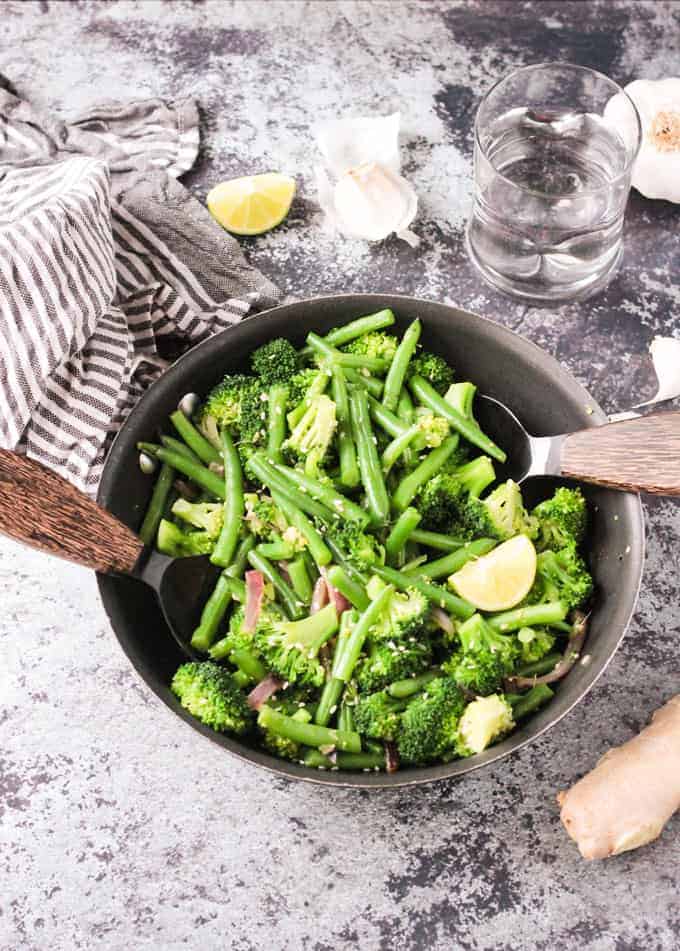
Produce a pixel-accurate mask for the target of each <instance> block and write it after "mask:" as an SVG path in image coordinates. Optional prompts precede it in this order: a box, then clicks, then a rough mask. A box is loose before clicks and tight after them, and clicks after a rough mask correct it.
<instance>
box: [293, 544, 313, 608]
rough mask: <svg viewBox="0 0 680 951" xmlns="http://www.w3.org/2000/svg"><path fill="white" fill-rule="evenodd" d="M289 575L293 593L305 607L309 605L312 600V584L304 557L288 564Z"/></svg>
mask: <svg viewBox="0 0 680 951" xmlns="http://www.w3.org/2000/svg"><path fill="white" fill-rule="evenodd" d="M288 575H289V577H290V583H291V585H292V586H293V591H294V592H295V594H296V595H297V596H298V598H299V599H300V600H301V601H302V602H303V604H305V605H309V604H310V603H311V600H312V594H313V589H312V582H311V581H310V580H309V575H308V573H307V565H306V563H305V559H304V557H303V556H302V555H300V556H299V557H298V558H295V559H294V560H293V561H290V562H289V563H288Z"/></svg>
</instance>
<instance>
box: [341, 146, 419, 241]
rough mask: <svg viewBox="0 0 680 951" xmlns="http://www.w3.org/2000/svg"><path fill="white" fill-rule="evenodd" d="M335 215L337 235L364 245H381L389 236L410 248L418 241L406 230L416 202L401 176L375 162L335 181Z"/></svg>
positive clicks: (416, 207) (415, 208)
mask: <svg viewBox="0 0 680 951" xmlns="http://www.w3.org/2000/svg"><path fill="white" fill-rule="evenodd" d="M333 197H334V204H335V211H336V214H337V217H338V225H339V228H340V230H341V231H343V232H344V233H345V234H347V235H350V236H351V237H354V238H363V239H364V240H365V241H381V240H382V239H383V238H386V237H387V236H388V235H389V234H392V232H393V231H394V232H396V234H397V235H398V237H400V238H403V239H404V240H405V241H408V243H409V244H411V245H412V246H413V247H415V246H416V245H417V244H418V238H417V237H416V235H414V234H413V232H411V231H409V230H408V226H409V225H410V224H411V222H412V221H413V219H414V218H415V216H416V211H417V209H418V199H417V197H416V193H415V192H414V191H413V189H412V188H411V186H410V185H409V183H408V182H407V181H406V179H405V178H402V176H401V175H397V174H396V172H393V171H391V170H390V169H389V168H387V167H386V166H384V165H380V164H379V163H378V162H369V163H367V164H366V165H360V166H359V167H358V168H351V169H350V170H349V171H348V172H345V174H344V175H343V176H342V177H341V178H340V179H339V180H338V183H337V185H336V186H335V191H334V196H333Z"/></svg>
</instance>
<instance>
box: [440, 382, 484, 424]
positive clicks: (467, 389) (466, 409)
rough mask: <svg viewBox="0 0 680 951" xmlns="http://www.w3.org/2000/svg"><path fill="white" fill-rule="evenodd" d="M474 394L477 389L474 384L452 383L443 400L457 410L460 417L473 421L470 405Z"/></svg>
mask: <svg viewBox="0 0 680 951" xmlns="http://www.w3.org/2000/svg"><path fill="white" fill-rule="evenodd" d="M476 392H477V387H476V386H475V384H474V383H468V382H465V383H454V384H453V385H452V386H450V387H449V388H448V390H447V391H446V393H445V395H444V399H445V400H446V402H447V403H448V404H449V405H450V406H452V407H453V408H454V409H455V410H457V411H458V412H459V413H460V414H461V416H465V417H466V418H467V419H474V416H473V413H472V403H473V400H474V398H475V393H476Z"/></svg>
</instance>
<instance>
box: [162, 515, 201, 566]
mask: <svg viewBox="0 0 680 951" xmlns="http://www.w3.org/2000/svg"><path fill="white" fill-rule="evenodd" d="M214 547H215V536H214V535H211V534H210V533H209V532H204V531H199V532H183V531H182V529H181V528H180V527H179V525H175V523H174V522H170V521H168V519H166V518H162V519H161V521H160V523H159V525H158V534H157V536H156V548H157V549H158V550H159V551H160V552H162V553H163V554H164V555H170V557H171V558H188V557H190V556H191V555H209V554H210V553H211V552H212V550H213V548H214Z"/></svg>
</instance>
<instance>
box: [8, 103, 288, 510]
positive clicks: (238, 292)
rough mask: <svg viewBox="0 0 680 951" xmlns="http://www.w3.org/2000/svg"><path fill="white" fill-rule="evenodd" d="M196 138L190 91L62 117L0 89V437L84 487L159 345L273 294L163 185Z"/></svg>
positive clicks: (91, 486) (197, 333)
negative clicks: (169, 99)
mask: <svg viewBox="0 0 680 951" xmlns="http://www.w3.org/2000/svg"><path fill="white" fill-rule="evenodd" d="M198 145H199V135H198V114H197V110H196V107H195V105H194V104H193V103H192V102H190V101H183V102H179V103H175V104H167V103H164V102H162V101H160V100H156V99H154V100H145V101H140V102H133V103H126V104H116V103H104V104H102V105H100V106H98V107H96V108H93V109H91V110H89V111H88V113H87V115H84V116H81V117H79V118H77V119H76V120H74V121H72V122H70V123H69V124H66V123H64V122H61V121H59V120H55V119H54V118H53V117H51V116H42V115H40V114H38V113H37V112H35V111H34V110H33V109H32V108H31V106H30V105H29V104H28V103H27V102H25V101H22V100H21V99H19V98H17V97H16V96H14V95H12V94H11V93H10V92H8V91H7V90H5V89H2V88H0V445H2V446H3V447H5V448H10V449H16V450H17V451H18V452H23V453H26V454H27V455H29V456H31V457H32V458H34V459H37V460H38V461H40V462H42V463H44V464H45V465H47V466H49V467H50V468H52V469H55V470H56V471H57V472H60V473H61V474H62V475H64V476H65V477H66V478H68V479H69V480H70V481H71V482H73V483H75V484H76V485H78V486H79V487H80V488H83V489H85V491H87V492H89V493H90V494H94V493H95V492H96V489H97V484H98V481H99V477H100V475H101V470H102V465H103V461H104V458H105V455H106V452H107V449H108V446H109V444H110V441H111V439H112V438H113V435H114V433H115V431H116V430H117V429H118V427H119V426H120V424H121V422H122V421H123V419H124V418H125V416H126V415H127V413H128V412H129V410H130V409H131V408H132V406H133V405H134V403H135V401H136V400H137V399H138V397H139V396H140V395H141V393H142V392H143V390H144V388H145V387H146V386H148V384H149V383H150V382H151V381H152V380H153V379H155V378H156V377H157V376H158V375H159V374H160V373H161V372H162V369H163V367H164V366H166V365H167V364H166V361H165V359H164V354H165V355H167V353H168V352H173V353H174V354H175V355H176V354H177V351H178V350H181V349H186V348H187V347H189V346H192V345H193V344H195V343H197V342H199V341H200V340H203V339H204V338H205V337H207V336H209V335H210V334H212V333H214V332H216V331H217V330H221V329H223V328H224V327H226V326H228V325H229V324H232V323H234V322H235V321H238V320H240V319H241V318H242V317H243V316H244V315H245V314H247V313H248V311H249V310H251V308H260V307H264V306H270V305H271V304H274V303H276V302H277V301H278V299H279V292H278V291H277V289H276V288H275V287H274V285H273V284H271V283H270V282H269V281H268V280H266V279H265V278H264V277H263V276H262V275H261V274H259V273H258V272H257V271H256V270H254V269H253V268H251V267H250V266H249V265H248V264H247V263H246V261H245V260H244V258H243V255H242V254H241V251H240V248H239V245H238V243H237V242H236V240H235V239H233V238H231V237H230V236H229V235H227V234H226V233H225V232H224V231H222V229H221V228H220V227H219V226H218V225H216V224H215V222H214V221H213V220H212V218H211V217H210V215H209V213H208V212H207V211H206V209H205V208H204V207H203V206H202V205H201V204H200V203H199V202H198V201H196V200H195V199H194V198H193V197H192V196H191V195H190V194H189V192H188V191H187V190H186V189H185V188H184V187H183V186H182V185H180V184H179V182H177V181H176V178H177V176H179V175H181V174H183V173H184V172H186V171H187V170H188V169H189V168H191V166H192V165H193V163H194V161H195V159H196V155H197V152H198Z"/></svg>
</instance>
